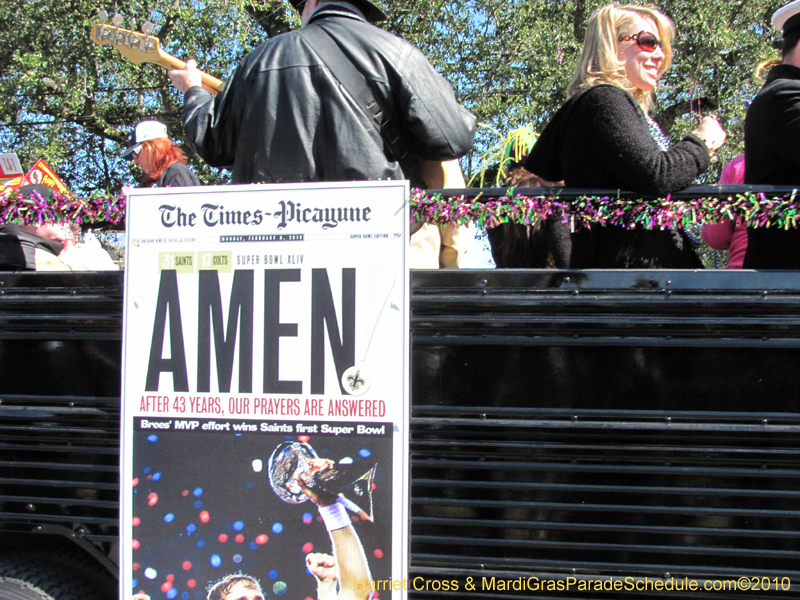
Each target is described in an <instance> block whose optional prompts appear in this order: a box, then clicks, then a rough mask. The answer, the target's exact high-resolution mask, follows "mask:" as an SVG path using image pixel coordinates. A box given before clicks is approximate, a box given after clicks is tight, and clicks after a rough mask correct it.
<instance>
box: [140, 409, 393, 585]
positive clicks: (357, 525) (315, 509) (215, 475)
mask: <svg viewBox="0 0 800 600" xmlns="http://www.w3.org/2000/svg"><path fill="white" fill-rule="evenodd" d="M200 423H201V425H200V426H198V427H196V428H193V429H192V430H188V431H187V430H183V429H181V430H175V429H168V430H160V429H159V430H157V431H154V430H153V429H150V428H147V423H145V424H144V426H142V422H141V421H139V422H137V428H136V430H135V437H134V446H135V448H136V452H135V464H134V471H135V475H136V477H135V478H134V480H133V482H132V485H133V523H132V524H131V526H132V531H133V536H132V537H133V548H132V552H133V589H132V590H131V591H130V596H129V597H134V596H135V595H136V594H139V596H138V597H141V598H144V597H146V596H149V597H150V598H159V597H166V598H168V599H169V600H172V599H176V598H180V599H181V600H229V599H230V598H233V597H236V598H239V597H245V598H251V597H252V598H253V599H254V600H258V599H259V598H267V597H274V596H284V595H287V596H288V597H292V598H299V599H301V600H303V599H310V600H314V599H319V600H335V599H337V598H338V599H340V600H367V597H368V591H367V589H366V587H364V586H362V587H360V588H358V589H357V588H356V586H355V585H354V584H355V582H358V581H362V582H366V581H368V580H371V579H376V578H381V579H388V578H390V577H391V568H392V523H391V515H392V497H393V495H392V479H391V469H392V427H391V424H388V423H387V424H386V425H387V426H386V428H385V431H386V433H385V434H384V435H374V434H371V435H357V434H355V433H351V434H349V435H316V436H315V435H311V436H309V435H299V436H297V435H291V434H287V433H284V432H285V431H286V430H287V429H289V430H290V431H291V428H292V427H293V426H292V424H290V423H288V422H287V423H273V422H271V423H269V424H264V423H261V424H259V423H253V424H252V425H254V426H251V424H250V423H243V424H237V427H236V429H234V427H233V424H236V422H231V425H230V426H229V427H224V425H225V424H224V423H223V424H222V425H223V426H222V427H220V425H221V424H220V423H214V422H212V421H208V422H204V421H203V420H200ZM209 423H214V425H213V426H211V425H209ZM261 425H264V427H262V426H261ZM345 425H348V424H345ZM204 426H205V428H204ZM352 429H353V430H354V431H355V428H352ZM232 594H233V595H232ZM236 594H238V596H237V595H236Z"/></svg>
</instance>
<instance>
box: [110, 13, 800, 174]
mask: <svg viewBox="0 0 800 600" xmlns="http://www.w3.org/2000/svg"><path fill="white" fill-rule="evenodd" d="M798 1H799V2H800V0H798ZM165 137H168V136H167V126H166V125H164V124H163V123H159V122H158V121H139V122H138V123H137V124H136V127H135V128H134V130H133V135H131V140H130V143H131V145H130V146H128V147H127V148H126V149H125V151H124V152H123V153H122V155H121V156H122V158H124V159H125V160H131V159H132V158H133V153H134V152H136V151H138V150H139V148H140V147H141V144H142V142H146V141H147V140H155V139H158V138H165Z"/></svg>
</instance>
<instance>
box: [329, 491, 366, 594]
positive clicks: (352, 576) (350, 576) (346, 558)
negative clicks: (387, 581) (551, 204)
mask: <svg viewBox="0 0 800 600" xmlns="http://www.w3.org/2000/svg"><path fill="white" fill-rule="evenodd" d="M339 506H341V505H339ZM342 510H346V509H345V508H344V507H342ZM329 533H330V537H331V542H332V543H333V556H334V557H335V558H336V564H337V565H339V595H338V596H337V598H338V600H367V598H369V591H368V587H369V580H370V579H371V575H370V572H369V565H368V564H367V557H366V556H365V554H364V548H363V546H361V540H360V539H359V537H358V534H357V533H356V530H355V528H354V527H353V526H352V525H347V526H346V527H342V528H341V529H335V530H333V531H331V532H329Z"/></svg>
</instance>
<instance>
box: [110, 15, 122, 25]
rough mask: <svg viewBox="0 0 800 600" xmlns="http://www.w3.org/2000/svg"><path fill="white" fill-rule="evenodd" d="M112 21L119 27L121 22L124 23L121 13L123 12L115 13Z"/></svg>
mask: <svg viewBox="0 0 800 600" xmlns="http://www.w3.org/2000/svg"><path fill="white" fill-rule="evenodd" d="M111 22H112V23H113V24H114V25H116V26H117V27H119V26H120V24H122V15H121V14H119V13H117V14H115V15H114V18H112V19H111Z"/></svg>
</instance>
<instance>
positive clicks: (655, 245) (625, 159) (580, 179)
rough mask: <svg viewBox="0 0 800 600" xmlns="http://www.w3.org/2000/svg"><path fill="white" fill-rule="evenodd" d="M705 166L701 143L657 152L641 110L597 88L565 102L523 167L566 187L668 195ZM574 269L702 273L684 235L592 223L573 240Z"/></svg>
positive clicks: (619, 93)
mask: <svg viewBox="0 0 800 600" xmlns="http://www.w3.org/2000/svg"><path fill="white" fill-rule="evenodd" d="M708 165H709V154H708V149H707V148H706V146H705V144H704V143H703V141H702V140H701V139H700V138H698V137H697V136H695V135H688V136H686V137H685V138H684V139H683V140H681V142H679V143H678V144H675V145H674V146H673V147H672V148H670V149H669V150H667V151H662V150H660V149H659V147H658V145H657V144H656V142H655V140H654V139H653V137H652V135H651V134H650V130H649V128H648V124H647V120H646V119H645V116H644V112H643V111H642V109H641V107H640V106H639V104H638V103H637V102H636V101H635V100H634V99H633V96H631V95H630V94H629V93H627V92H626V91H625V90H623V89H621V88H618V87H616V86H613V85H606V84H601V85H596V86H593V87H591V88H588V89H586V90H584V91H582V92H580V93H579V94H576V95H575V96H573V97H572V98H570V99H569V100H568V101H567V102H566V103H565V104H564V105H563V106H562V107H561V108H560V109H559V110H558V112H557V113H556V114H555V116H554V117H553V119H552V120H551V121H550V123H549V124H548V125H547V127H546V128H545V130H544V131H543V132H542V134H541V136H539V139H538V140H537V141H536V144H535V145H534V147H533V150H532V151H531V153H530V155H529V156H528V159H527V161H526V163H525V168H526V169H528V170H529V171H531V172H532V173H535V174H536V175H539V176H540V177H542V178H544V179H547V180H549V181H559V180H563V181H564V183H565V184H566V185H567V187H579V188H584V187H585V188H589V187H592V188H605V189H620V190H630V191H634V192H637V193H639V194H642V195H643V196H665V195H666V194H668V193H669V192H672V191H675V190H678V189H681V188H684V187H686V186H688V185H689V184H691V183H692V182H693V181H694V179H695V178H696V177H697V176H698V175H699V174H700V173H701V172H702V171H703V170H705V169H706V168H708ZM569 266H570V267H571V268H593V267H598V268H699V267H700V262H699V260H698V259H697V257H696V255H695V254H694V252H693V251H692V250H691V248H690V245H689V243H688V240H687V239H686V237H685V234H677V233H676V234H675V235H673V234H672V232H670V231H663V230H641V229H636V230H628V229H623V228H622V227H599V226H596V225H594V226H592V228H591V231H589V230H587V229H584V230H582V231H579V232H578V233H577V234H575V235H573V236H572V251H571V256H570V261H569Z"/></svg>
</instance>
